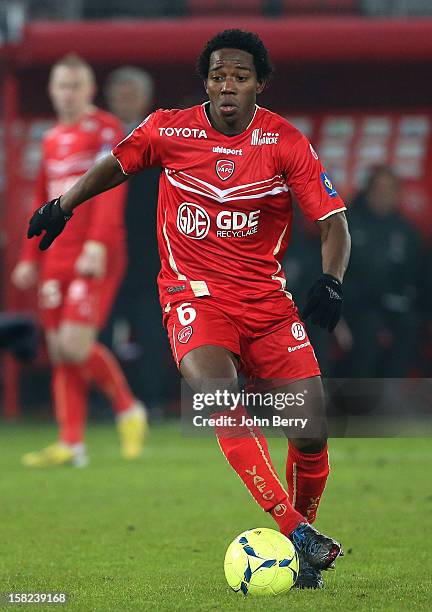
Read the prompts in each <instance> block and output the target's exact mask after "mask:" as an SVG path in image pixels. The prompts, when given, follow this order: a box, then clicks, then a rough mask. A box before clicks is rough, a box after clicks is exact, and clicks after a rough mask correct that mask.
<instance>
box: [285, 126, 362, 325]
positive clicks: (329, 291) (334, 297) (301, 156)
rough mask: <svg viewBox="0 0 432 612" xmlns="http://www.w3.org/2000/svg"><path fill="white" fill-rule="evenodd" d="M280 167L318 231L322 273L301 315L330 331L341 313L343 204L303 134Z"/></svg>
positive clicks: (345, 243)
mask: <svg viewBox="0 0 432 612" xmlns="http://www.w3.org/2000/svg"><path fill="white" fill-rule="evenodd" d="M283 170H284V173H285V176H286V178H287V181H288V183H289V185H290V186H291V188H292V190H293V191H294V193H295V195H296V196H297V199H298V202H299V205H300V208H301V209H302V212H303V213H304V214H305V216H306V217H307V218H308V219H309V220H310V221H314V222H316V223H317V224H318V227H319V229H320V232H321V245H322V246H321V253H322V269H323V274H322V275H321V277H320V278H319V279H318V280H317V281H316V282H315V283H314V284H313V285H312V287H311V289H310V290H309V292H308V296H307V302H306V305H305V308H304V309H303V312H302V317H303V319H307V318H308V317H310V318H311V321H312V323H314V324H317V325H319V326H320V327H323V328H327V329H328V331H330V332H331V331H333V330H334V328H335V327H336V324H337V322H338V321H339V319H340V317H341V314H342V304H343V292H342V280H343V276H344V274H345V270H346V268H347V265H348V260H349V254H350V236H349V232H348V225H347V221H346V218H345V214H344V212H343V211H345V209H346V207H345V204H344V202H343V201H342V199H341V198H340V196H339V195H338V193H337V191H336V189H335V187H334V185H333V184H332V182H331V180H330V178H329V176H328V174H327V173H326V171H325V169H324V168H323V166H322V164H321V162H320V160H319V157H318V155H317V153H316V152H315V150H314V149H313V148H312V146H311V145H310V144H309V142H308V140H307V139H306V138H305V137H304V136H301V135H300V137H299V138H298V139H297V140H296V142H295V143H294V144H293V146H292V147H291V149H290V150H289V151H286V152H285V164H284V166H283Z"/></svg>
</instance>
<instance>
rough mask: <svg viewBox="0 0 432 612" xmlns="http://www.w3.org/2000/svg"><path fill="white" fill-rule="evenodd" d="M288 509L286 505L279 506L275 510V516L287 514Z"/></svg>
mask: <svg viewBox="0 0 432 612" xmlns="http://www.w3.org/2000/svg"><path fill="white" fill-rule="evenodd" d="M286 509H287V507H286V506H285V504H278V505H277V506H275V507H274V508H273V514H274V515H275V516H278V517H279V516H283V515H284V514H285V512H286Z"/></svg>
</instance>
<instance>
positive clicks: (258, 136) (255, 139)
mask: <svg viewBox="0 0 432 612" xmlns="http://www.w3.org/2000/svg"><path fill="white" fill-rule="evenodd" d="M278 140H279V132H263V131H262V129H261V128H257V129H256V130H253V131H252V136H251V145H252V146H261V145H268V144H277V143H278Z"/></svg>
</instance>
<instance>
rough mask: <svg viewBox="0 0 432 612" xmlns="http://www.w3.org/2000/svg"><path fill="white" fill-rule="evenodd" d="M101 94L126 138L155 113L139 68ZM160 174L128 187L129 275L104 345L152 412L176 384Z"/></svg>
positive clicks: (116, 75)
mask: <svg viewBox="0 0 432 612" xmlns="http://www.w3.org/2000/svg"><path fill="white" fill-rule="evenodd" d="M104 93H105V98H106V101H107V105H108V108H109V110H110V111H111V112H112V113H113V114H115V115H117V117H119V119H120V120H121V121H122V122H123V125H124V129H125V135H126V134H128V133H129V132H131V131H132V130H133V129H135V128H136V127H137V126H138V125H139V124H140V123H141V122H142V121H143V120H144V119H145V117H146V116H147V115H148V114H149V113H150V112H151V111H152V110H153V98H154V82H153V79H152V77H151V76H150V74H149V73H148V72H146V71H145V70H142V69H141V68H138V67H135V66H124V67H121V68H117V69H116V70H114V71H113V72H111V73H110V74H109V75H108V78H107V81H106V83H105V87H104ZM159 174H160V169H159V168H148V169H147V170H145V171H144V172H141V173H140V174H138V175H136V176H134V177H132V178H131V179H130V180H129V182H128V197H127V206H126V228H127V232H128V269H127V273H126V276H125V279H124V281H123V284H122V287H121V289H120V292H119V296H118V300H117V303H116V306H115V308H114V310H113V315H112V318H111V322H110V325H109V326H108V329H107V330H106V332H105V339H106V340H107V341H108V343H112V344H113V347H114V350H115V351H116V352H117V354H118V355H119V357H120V359H122V361H123V362H124V367H125V371H126V373H127V376H128V379H129V381H130V383H131V386H132V388H133V390H134V391H135V393H136V394H137V395H138V397H140V398H142V399H144V400H145V402H146V403H147V405H148V406H149V407H150V408H153V409H155V408H157V407H158V406H159V405H160V404H163V403H166V402H167V401H169V400H171V398H172V396H173V395H174V394H175V389H173V387H174V384H175V383H174V382H172V381H175V380H176V378H177V377H176V371H175V368H174V367H173V366H172V363H171V362H172V359H171V353H170V349H169V345H168V342H167V339H166V334H165V332H164V329H163V326H162V318H161V313H160V305H159V298H158V294H157V287H156V277H157V275H158V273H159V270H160V262H159V254H158V249H157V240H156V213H157V196H158V185H159ZM109 336H111V338H110V337H109ZM170 381H171V382H170Z"/></svg>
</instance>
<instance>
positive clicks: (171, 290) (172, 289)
mask: <svg viewBox="0 0 432 612" xmlns="http://www.w3.org/2000/svg"><path fill="white" fill-rule="evenodd" d="M185 289H186V285H177V287H168V288H167V293H169V294H170V295H171V294H173V293H179V292H180V291H184V290H185Z"/></svg>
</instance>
